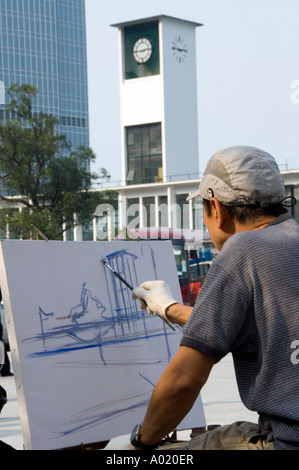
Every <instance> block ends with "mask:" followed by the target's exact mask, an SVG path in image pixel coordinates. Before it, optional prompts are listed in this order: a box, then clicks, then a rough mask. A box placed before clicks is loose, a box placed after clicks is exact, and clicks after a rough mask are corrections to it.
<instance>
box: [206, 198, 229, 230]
mask: <svg viewBox="0 0 299 470" xmlns="http://www.w3.org/2000/svg"><path fill="white" fill-rule="evenodd" d="M210 204H211V206H212V214H213V216H214V217H215V218H216V220H217V224H218V228H220V229H222V228H223V224H224V222H225V221H226V219H227V212H226V209H225V207H224V206H223V204H221V203H220V202H219V201H218V200H217V199H216V198H214V197H211V199H210Z"/></svg>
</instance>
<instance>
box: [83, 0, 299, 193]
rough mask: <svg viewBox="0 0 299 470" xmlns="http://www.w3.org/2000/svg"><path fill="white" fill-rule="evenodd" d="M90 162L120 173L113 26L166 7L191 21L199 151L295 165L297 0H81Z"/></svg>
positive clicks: (117, 176)
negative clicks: (258, 153) (236, 148)
mask: <svg viewBox="0 0 299 470" xmlns="http://www.w3.org/2000/svg"><path fill="white" fill-rule="evenodd" d="M85 2H86V27H87V55H88V80H89V114H90V146H91V148H92V149H93V150H94V152H95V154H96V155H97V159H96V163H95V164H94V165H93V166H92V170H93V171H96V172H98V171H99V170H100V169H101V168H105V169H106V170H107V171H108V173H109V174H110V175H111V180H110V184H111V186H114V184H118V182H120V181H121V180H122V174H121V127H120V97H119V83H120V82H119V50H118V29H117V28H115V27H112V26H111V25H112V24H117V23H122V22H126V21H132V20H135V19H142V18H147V17H151V16H158V15H168V16H173V17H176V18H181V19H184V20H188V21H194V22H196V23H202V24H203V26H202V27H198V28H197V29H196V48H197V59H196V60H197V83H198V86H197V102H198V140H199V149H198V158H199V170H200V172H203V171H204V168H205V165H206V163H207V161H208V159H209V158H210V157H211V156H212V155H213V154H214V153H215V152H217V151H218V150H220V149H223V148H225V147H229V146H231V145H251V146H255V147H259V148H262V149H263V150H265V151H267V152H269V153H271V154H272V155H273V156H274V157H275V158H276V161H277V162H278V164H279V165H280V168H281V169H282V170H285V169H289V170H290V169H298V168H299V0H150V1H149V2H142V1H140V0H139V1H138V0H109V1H108V2H107V0H105V1H104V0H85Z"/></svg>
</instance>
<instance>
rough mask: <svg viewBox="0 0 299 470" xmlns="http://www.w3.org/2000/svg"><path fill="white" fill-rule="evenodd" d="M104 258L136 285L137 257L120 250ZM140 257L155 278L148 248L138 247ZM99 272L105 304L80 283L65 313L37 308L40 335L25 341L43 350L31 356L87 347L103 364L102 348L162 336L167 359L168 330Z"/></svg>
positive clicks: (117, 283) (118, 284)
mask: <svg viewBox="0 0 299 470" xmlns="http://www.w3.org/2000/svg"><path fill="white" fill-rule="evenodd" d="M106 258H107V259H108V261H109V264H111V265H112V266H113V269H115V270H116V271H117V272H118V273H119V274H121V275H122V276H123V277H124V278H125V279H127V280H128V282H129V283H130V284H132V285H135V286H136V285H138V284H139V283H140V279H139V276H138V272H137V271H138V270H137V267H136V262H137V261H138V259H139V257H138V256H137V255H136V254H134V253H131V252H129V251H128V250H124V249H122V250H119V251H115V252H113V253H110V254H108V255H107V256H106ZM141 258H143V259H144V258H147V270H148V271H149V270H152V273H153V276H155V278H156V263H155V258H154V254H153V252H152V250H151V248H150V247H147V246H142V247H141ZM99 263H100V258H99ZM103 272H104V283H105V294H106V297H105V298H106V302H105V303H106V304H105V305H104V303H103V301H102V300H100V299H99V296H98V295H96V293H95V292H92V291H91V289H90V288H89V287H88V283H87V282H86V281H84V282H83V283H82V285H81V292H80V296H79V298H80V300H79V302H78V303H76V304H75V305H73V306H72V307H71V308H70V309H68V310H67V311H66V312H65V313H63V312H57V311H56V312H55V311H50V312H49V311H46V309H44V308H43V307H42V306H39V308H38V313H39V317H40V327H41V334H40V335H38V336H37V337H35V338H28V339H27V340H31V341H32V340H38V339H42V343H43V348H44V350H43V351H40V352H36V353H34V355H50V354H63V353H65V352H70V351H72V350H75V349H80V348H82V349H84V348H86V347H87V346H88V347H96V348H99V350H100V356H101V360H102V362H103V363H104V364H106V361H105V359H104V353H103V348H104V347H105V346H108V345H109V346H111V345H112V346H113V345H115V344H118V343H123V344H125V343H126V342H131V341H134V340H140V339H148V338H150V337H151V336H157V335H159V336H164V338H165V347H166V355H167V357H170V350H169V345H168V337H167V336H168V334H169V331H167V330H166V328H165V326H164V325H161V322H159V321H157V319H153V317H149V316H148V315H145V313H144V311H143V310H140V308H139V305H138V303H137V302H136V301H134V300H133V299H132V294H131V291H130V290H129V289H128V288H127V287H126V286H124V285H123V284H122V283H121V282H120V281H119V279H117V278H116V277H115V276H113V275H112V273H110V272H108V273H107V270H104V268H103ZM102 279H103V278H102ZM101 291H103V285H101V286H99V292H101ZM107 299H108V301H107Z"/></svg>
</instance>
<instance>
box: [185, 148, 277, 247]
mask: <svg viewBox="0 0 299 470" xmlns="http://www.w3.org/2000/svg"><path fill="white" fill-rule="evenodd" d="M196 196H201V197H202V198H203V200H204V213H205V217H206V218H209V217H211V216H212V209H213V208H214V209H215V210H216V209H217V210H218V213H217V215H218V220H217V226H218V225H219V223H220V222H221V225H220V228H221V230H224V232H225V233H223V235H225V236H224V238H223V240H224V241H225V238H227V237H228V236H230V235H232V234H233V233H235V232H236V231H239V230H240V229H242V230H245V229H247V230H251V229H253V228H254V227H256V226H258V225H259V224H258V223H256V221H259V222H261V223H262V222H264V221H265V220H268V222H269V221H270V219H271V218H274V217H277V216H278V215H280V214H281V213H284V212H286V209H285V208H284V207H283V206H282V204H281V203H282V201H283V199H284V198H285V186H284V181H283V178H282V175H281V173H280V171H279V168H278V166H277V163H276V161H275V159H274V158H273V157H272V156H271V155H270V154H269V153H267V152H264V151H263V150H260V149H258V148H255V147H248V146H234V147H229V148H227V149H224V150H221V151H219V152H217V153H215V154H214V155H213V156H212V157H211V158H210V160H209V161H208V163H207V166H206V170H205V173H204V176H203V179H202V181H201V183H200V185H199V190H198V191H197V192H196V193H193V194H191V195H190V196H189V198H188V199H192V198H194V197H196ZM220 209H221V212H222V215H223V217H220V213H219V211H220ZM209 222H210V221H209ZM223 222H225V223H226V225H223ZM206 225H207V224H206ZM240 225H241V228H240ZM242 226H244V227H242ZM215 228H216V226H214V227H213V229H215ZM216 232H217V234H218V235H219V233H218V231H217V230H216Z"/></svg>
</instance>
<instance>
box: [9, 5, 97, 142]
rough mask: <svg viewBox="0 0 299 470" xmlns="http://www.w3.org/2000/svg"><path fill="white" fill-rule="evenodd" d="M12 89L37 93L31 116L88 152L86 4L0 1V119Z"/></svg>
mask: <svg viewBox="0 0 299 470" xmlns="http://www.w3.org/2000/svg"><path fill="white" fill-rule="evenodd" d="M14 83H17V84H18V85H22V84H29V85H33V86H34V87H36V88H37V89H38V90H39V93H38V101H37V103H36V109H35V111H37V112H38V111H43V112H45V113H49V114H52V115H54V116H55V117H57V118H58V119H59V121H60V127H59V129H58V132H59V133H60V134H64V135H66V136H67V139H68V141H69V143H70V144H71V148H72V149H75V148H77V147H78V146H79V145H84V146H89V122H88V84H87V51H86V24H85V0H0V119H5V114H4V111H3V105H4V104H5V99H6V97H5V92H6V91H7V89H8V88H9V87H10V86H11V85H12V84H14Z"/></svg>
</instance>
